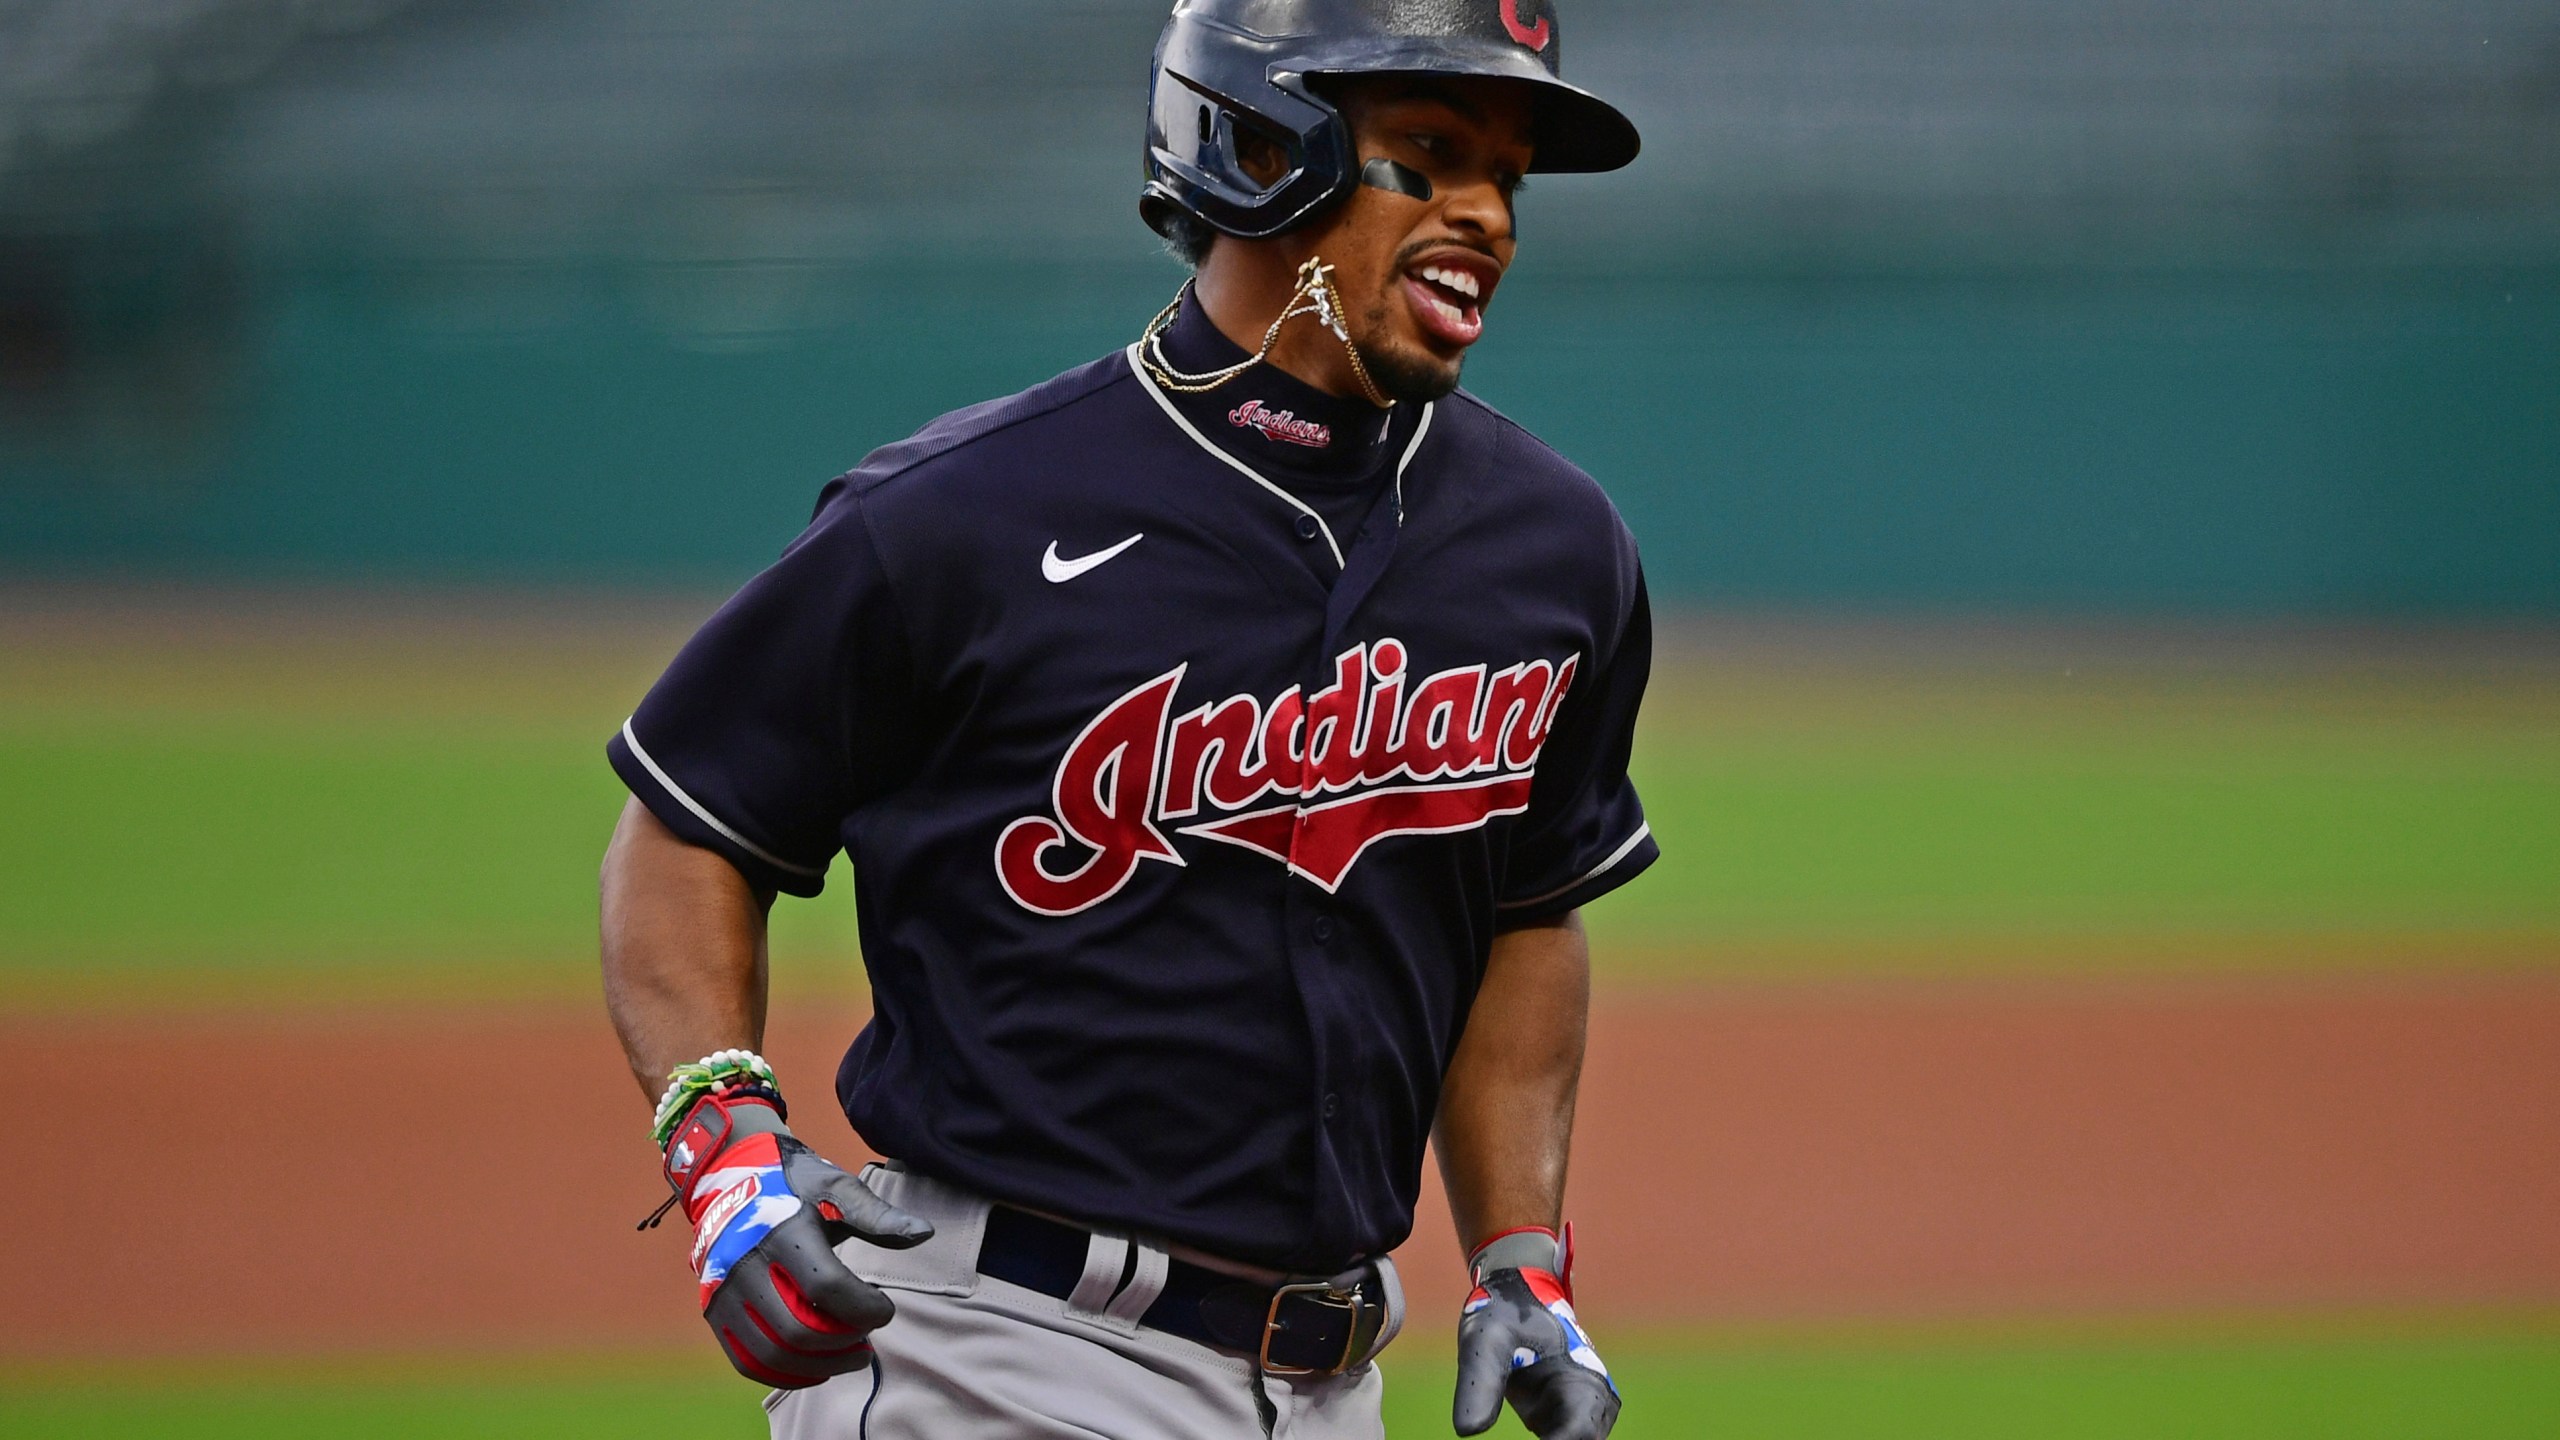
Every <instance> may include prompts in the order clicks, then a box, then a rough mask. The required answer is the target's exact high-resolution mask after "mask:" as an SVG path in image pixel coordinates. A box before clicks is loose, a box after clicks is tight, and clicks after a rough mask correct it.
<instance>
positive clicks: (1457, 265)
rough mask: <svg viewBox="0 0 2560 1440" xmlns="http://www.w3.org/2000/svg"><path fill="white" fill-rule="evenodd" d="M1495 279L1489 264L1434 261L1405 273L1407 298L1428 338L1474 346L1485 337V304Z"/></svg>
mask: <svg viewBox="0 0 2560 1440" xmlns="http://www.w3.org/2000/svg"><path fill="white" fill-rule="evenodd" d="M1470 258H1471V259H1472V258H1473V257H1470ZM1496 278H1497V277H1496V276H1495V274H1494V273H1493V267H1492V265H1491V264H1490V262H1485V261H1476V262H1475V263H1473V264H1470V263H1467V262H1465V261H1461V260H1458V259H1456V258H1455V257H1435V258H1433V259H1431V260H1427V261H1424V262H1423V263H1421V264H1419V265H1416V266H1414V267H1413V268H1411V269H1409V270H1407V271H1405V272H1404V292H1405V298H1406V299H1407V300H1409V301H1411V302H1412V304H1413V313H1414V317H1415V318H1416V319H1418V320H1420V321H1421V322H1422V329H1423V332H1424V333H1425V334H1427V335H1429V336H1431V337H1432V338H1434V339H1437V340H1441V341H1443V342H1446V343H1447V344H1451V345H1472V344H1474V343H1475V342H1476V338H1477V337H1478V336H1480V335H1482V334H1484V302H1485V299H1486V297H1487V296H1488V295H1490V294H1491V293H1492V290H1493V284H1494V281H1495V279H1496Z"/></svg>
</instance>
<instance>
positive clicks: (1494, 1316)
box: [1452, 1226, 1618, 1440]
mask: <svg viewBox="0 0 2560 1440" xmlns="http://www.w3.org/2000/svg"><path fill="white" fill-rule="evenodd" d="M1467 1270H1468V1273H1469V1274H1471V1275H1473V1276H1474V1277H1475V1282H1476V1288H1475V1292H1474V1293H1473V1294H1471V1295H1469V1296H1468V1297H1467V1305H1466V1309H1465V1310H1463V1311H1461V1312H1460V1318H1459V1320H1458V1396H1457V1406H1456V1412H1455V1414H1454V1415H1453V1416H1452V1418H1453V1420H1454V1421H1455V1422H1456V1425H1457V1429H1458V1433H1459V1434H1461V1435H1481V1434H1483V1433H1484V1432H1485V1431H1487V1430H1490V1429H1492V1428H1493V1422H1494V1421H1495V1420H1497V1419H1500V1418H1501V1416H1502V1402H1503V1401H1504V1400H1506V1399H1507V1400H1509V1401H1510V1402H1511V1408H1512V1409H1513V1410H1514V1411H1516V1412H1518V1413H1519V1416H1520V1423H1522V1424H1524V1425H1526V1426H1528V1427H1529V1429H1530V1431H1531V1433H1533V1434H1535V1435H1537V1436H1538V1437H1539V1440H1606V1437H1607V1436H1608V1434H1609V1430H1610V1427H1612V1426H1614V1425H1616V1424H1617V1423H1618V1387H1617V1384H1616V1382H1614V1381H1612V1380H1611V1379H1610V1378H1609V1367H1607V1366H1605V1365H1603V1364H1601V1363H1600V1354H1599V1352H1598V1351H1596V1350H1594V1349H1592V1348H1591V1340H1590V1338H1589V1337H1588V1336H1586V1335H1584V1334H1583V1333H1582V1322H1581V1321H1580V1320H1578V1319H1576V1318H1574V1313H1573V1230H1572V1227H1570V1226H1568V1227H1566V1229H1565V1233H1564V1236H1563V1238H1561V1239H1559V1238H1558V1237H1557V1235H1556V1234H1555V1232H1554V1231H1552V1230H1543V1229H1523V1230H1506V1231H1504V1232H1503V1233H1502V1234H1500V1235H1496V1236H1494V1237H1493V1238H1492V1239H1490V1240H1488V1241H1486V1242H1485V1243H1484V1244H1482V1245H1480V1246H1478V1247H1477V1248H1476V1252H1475V1253H1474V1254H1473V1255H1470V1256H1468V1257H1467Z"/></svg>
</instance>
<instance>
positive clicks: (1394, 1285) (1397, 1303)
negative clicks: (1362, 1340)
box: [1359, 1255, 1404, 1365]
mask: <svg viewBox="0 0 2560 1440" xmlns="http://www.w3.org/2000/svg"><path fill="white" fill-rule="evenodd" d="M1369 1265H1370V1268H1372V1269H1373V1270H1375V1271H1376V1272H1377V1275H1378V1290H1379V1292H1380V1295H1381V1297H1382V1299H1383V1301H1384V1308H1385V1310H1386V1312H1387V1315H1386V1319H1385V1320H1383V1321H1382V1322H1380V1323H1379V1325H1378V1338H1377V1339H1375V1340H1372V1341H1370V1342H1369V1351H1368V1353H1367V1354H1365V1355H1362V1356H1361V1357H1360V1360H1359V1363H1360V1364H1362V1365H1366V1364H1368V1363H1369V1362H1370V1361H1372V1360H1375V1359H1377V1358H1378V1356H1379V1355H1381V1354H1382V1353H1384V1352H1385V1350H1386V1348H1387V1346H1388V1345H1389V1344H1390V1343H1392V1342H1393V1341H1394V1340H1395V1338H1396V1336H1397V1334H1398V1333H1399V1332H1401V1331H1402V1330H1403V1329H1404V1277H1403V1276H1401V1275H1398V1274H1397V1273H1396V1262H1395V1257H1394V1256H1392V1255H1381V1256H1379V1257H1378V1258H1377V1259H1375V1260H1372V1261H1370V1262H1369Z"/></svg>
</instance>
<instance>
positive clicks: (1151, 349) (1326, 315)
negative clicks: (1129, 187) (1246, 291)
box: [1138, 256, 1396, 410]
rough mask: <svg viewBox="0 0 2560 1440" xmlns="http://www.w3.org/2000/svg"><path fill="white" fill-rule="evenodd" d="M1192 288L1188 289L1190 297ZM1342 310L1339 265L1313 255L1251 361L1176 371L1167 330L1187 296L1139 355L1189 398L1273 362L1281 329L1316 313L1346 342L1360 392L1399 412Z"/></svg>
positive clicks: (1176, 300) (1167, 311)
mask: <svg viewBox="0 0 2560 1440" xmlns="http://www.w3.org/2000/svg"><path fill="white" fill-rule="evenodd" d="M1190 288H1191V287H1190V286H1189V285H1187V284H1186V285H1185V286H1184V287H1183V290H1184V291H1185V292H1186V293H1187V292H1188V291H1189V290H1190ZM1342 308H1343V307H1342V292H1341V291H1338V290H1336V289H1334V288H1333V267H1332V266H1330V265H1327V264H1326V263H1324V260H1323V258H1322V257H1320V256H1309V257H1308V259H1307V263H1306V264H1304V265H1301V266H1299V267H1298V288H1297V289H1295V290H1292V291H1290V292H1289V301H1288V303H1287V304H1285V305H1283V306H1281V307H1280V318H1279V319H1277V320H1274V321H1272V322H1271V328H1270V329H1268V330H1266V331H1264V332H1262V348H1261V349H1260V350H1257V351H1255V352H1254V353H1253V355H1252V356H1251V357H1250V358H1249V359H1244V360H1239V361H1237V362H1236V363H1235V364H1233V365H1229V366H1227V367H1225V368H1224V369H1219V370H1207V371H1203V372H1201V373H1200V374H1197V375H1186V374H1184V373H1183V372H1181V371H1179V370H1176V369H1175V368H1173V362H1172V361H1169V360H1167V359H1165V358H1164V332H1165V331H1167V330H1169V329H1171V328H1173V317H1174V316H1175V314H1177V313H1178V312H1180V310H1181V309H1182V296H1181V295H1175V296H1174V297H1173V303H1172V304H1170V305H1167V306H1166V307H1164V309H1163V310H1161V311H1159V312H1157V314H1156V318H1154V319H1153V320H1150V321H1148V322H1147V332H1146V334H1144V335H1142V336H1140V337H1139V340H1138V357H1139V358H1140V359H1141V360H1143V361H1145V362H1146V366H1147V373H1148V374H1149V375H1151V376H1153V377H1154V378H1155V382H1156V383H1157V384H1158V385H1161V386H1163V387H1164V388H1165V389H1167V390H1174V391H1179V392H1180V393H1182V394H1185V395H1197V394H1199V393H1200V392H1201V391H1203V390H1215V389H1217V388H1218V387H1219V386H1221V385H1224V384H1226V383H1227V382H1228V381H1230V380H1233V379H1234V378H1236V377H1237V376H1239V375H1241V374H1243V373H1244V372H1246V371H1247V370H1250V369H1252V368H1253V367H1254V366H1256V365H1259V364H1261V363H1262V362H1263V361H1264V360H1266V359H1268V358H1270V355H1271V347H1273V346H1274V345H1277V344H1279V343H1280V330H1281V327H1283V326H1285V325H1287V324H1288V323H1289V322H1290V321H1292V320H1295V319H1297V318H1298V317H1299V316H1301V315H1313V316H1314V317H1316V320H1317V322H1318V323H1320V324H1322V325H1323V326H1324V328H1326V329H1327V330H1330V331H1332V332H1333V338H1335V339H1336V340H1339V341H1341V342H1342V353H1344V354H1345V355H1348V356H1350V357H1351V374H1352V376H1353V378H1355V379H1357V380H1358V381H1359V382H1360V393H1361V394H1362V395H1365V396H1367V397H1368V400H1369V403H1370V404H1372V405H1375V406H1377V407H1378V408H1379V409H1381V410H1389V409H1393V408H1394V407H1395V403H1396V402H1394V401H1393V400H1390V399H1388V398H1387V397H1386V394H1385V392H1383V391H1381V390H1379V389H1378V382H1377V381H1375V380H1372V379H1370V378H1369V366H1368V364H1367V363H1366V362H1365V361H1363V360H1362V359H1361V358H1360V347H1359V346H1357V345H1354V344H1352V343H1351V332H1350V330H1349V329H1347V328H1345V327H1344V325H1343V323H1342Z"/></svg>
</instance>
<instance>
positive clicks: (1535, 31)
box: [1502, 0, 1555, 50]
mask: <svg viewBox="0 0 2560 1440" xmlns="http://www.w3.org/2000/svg"><path fill="white" fill-rule="evenodd" d="M1502 28H1503V29H1505V30H1508V31H1510V32H1511V38H1512V39H1514V40H1517V41H1519V42H1520V43H1521V44H1523V45H1526V46H1528V47H1529V48H1530V49H1532V50H1544V49H1546V48H1547V41H1549V40H1551V39H1553V38H1554V37H1555V27H1554V26H1552V25H1549V24H1548V23H1547V17H1546V16H1544V15H1541V16H1539V17H1538V23H1537V24H1535V25H1527V24H1523V23H1521V20H1520V0H1502Z"/></svg>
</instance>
